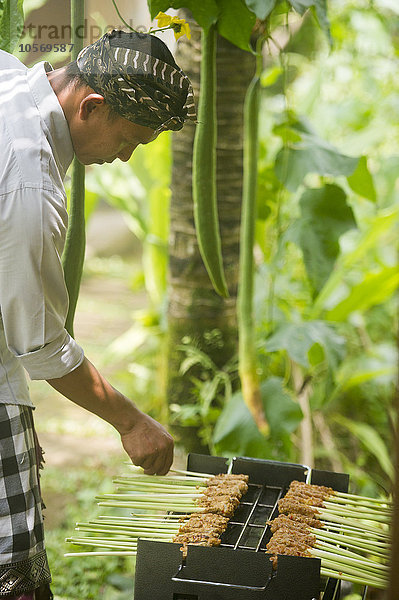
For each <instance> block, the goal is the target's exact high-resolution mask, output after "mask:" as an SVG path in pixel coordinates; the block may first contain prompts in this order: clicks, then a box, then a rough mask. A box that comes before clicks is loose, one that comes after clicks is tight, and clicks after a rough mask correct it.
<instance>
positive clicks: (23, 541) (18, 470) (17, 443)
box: [0, 404, 51, 598]
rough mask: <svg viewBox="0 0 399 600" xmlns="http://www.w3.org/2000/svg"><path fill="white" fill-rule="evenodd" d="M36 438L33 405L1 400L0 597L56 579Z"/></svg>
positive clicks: (19, 593)
mask: <svg viewBox="0 0 399 600" xmlns="http://www.w3.org/2000/svg"><path fill="white" fill-rule="evenodd" d="M35 440H36V438H35V433H34V426H33V416H32V409H31V408H30V407H28V406H20V405H14V404H0V470H1V473H0V597H7V596H8V597H11V598H12V597H17V598H18V597H19V596H22V597H23V595H24V594H26V595H27V596H28V597H29V593H30V594H33V591H34V590H36V589H38V588H40V587H42V586H45V587H47V585H46V584H48V583H49V582H50V581H51V575H50V570H49V566H48V562H47V555H46V550H45V547H44V532H43V518H42V506H41V495H40V488H39V478H38V465H37V443H36V441H35ZM38 592H39V589H38Z"/></svg>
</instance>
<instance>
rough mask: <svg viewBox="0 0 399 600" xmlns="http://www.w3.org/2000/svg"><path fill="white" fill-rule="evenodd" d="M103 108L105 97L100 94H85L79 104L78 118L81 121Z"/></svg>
mask: <svg viewBox="0 0 399 600" xmlns="http://www.w3.org/2000/svg"><path fill="white" fill-rule="evenodd" d="M104 108H105V99H104V96H101V94H96V93H95V92H93V93H92V94H88V95H87V96H85V97H84V98H83V99H82V101H81V103H80V105H79V118H80V119H82V121H87V119H88V118H89V117H90V116H91V115H92V114H93V113H94V112H95V111H96V110H103V109H104Z"/></svg>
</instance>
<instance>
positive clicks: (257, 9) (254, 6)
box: [245, 0, 277, 21]
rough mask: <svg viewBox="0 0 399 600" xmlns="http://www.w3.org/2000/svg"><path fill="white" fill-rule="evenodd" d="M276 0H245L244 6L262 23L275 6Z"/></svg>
mask: <svg viewBox="0 0 399 600" xmlns="http://www.w3.org/2000/svg"><path fill="white" fill-rule="evenodd" d="M276 2H277V0H245V4H246V5H247V6H248V8H249V9H250V10H252V11H253V12H254V13H255V15H256V16H257V17H258V19H260V20H261V21H264V20H265V19H266V18H267V17H268V16H269V15H270V13H271V12H272V10H273V8H274V7H275V6H276Z"/></svg>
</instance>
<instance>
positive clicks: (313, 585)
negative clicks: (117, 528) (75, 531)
mask: <svg viewBox="0 0 399 600" xmlns="http://www.w3.org/2000/svg"><path fill="white" fill-rule="evenodd" d="M187 468H188V470H189V471H197V472H201V473H210V474H215V475H216V474H217V473H226V472H231V473H243V474H247V475H249V488H248V492H247V493H246V494H245V496H244V497H243V498H242V500H241V502H240V506H239V507H238V508H237V510H236V511H235V513H234V516H233V517H232V519H231V520H230V521H229V524H228V527H227V529H226V531H225V532H224V533H223V535H222V537H221V545H220V546H219V547H216V548H215V547H210V548H208V547H202V546H188V552H187V557H186V558H185V559H184V558H183V557H182V553H181V551H180V546H179V545H178V544H173V543H165V542H154V541H149V540H139V542H138V552H137V562H136V580H135V595H134V599H135V600H318V599H319V598H320V593H321V592H323V600H339V598H340V582H338V581H336V580H333V579H329V580H327V581H326V580H323V579H322V578H321V577H320V561H319V560H318V559H315V558H302V557H293V556H280V557H279V560H278V566H277V570H276V571H273V568H272V563H271V561H270V556H269V555H267V554H266V553H265V550H266V544H267V543H268V541H269V539H270V537H271V531H270V527H269V526H268V524H267V521H268V520H271V519H273V518H274V517H275V516H277V514H278V509H277V502H278V500H279V499H280V498H281V497H282V496H283V495H284V494H285V493H286V491H287V488H288V486H289V484H290V483H291V481H293V480H298V481H308V482H309V483H315V484H317V485H327V486H329V487H332V488H333V489H335V490H337V491H347V489H348V484H349V476H348V475H346V474H344V473H332V472H328V471H320V470H310V469H309V468H308V467H306V466H304V465H296V464H290V463H279V462H275V461H268V460H260V459H251V458H234V459H233V460H232V461H231V464H229V465H228V464H227V462H226V460H225V459H224V458H221V457H211V456H203V455H199V454H190V455H189V457H188V465H187ZM363 597H364V598H365V597H366V591H364V595H363Z"/></svg>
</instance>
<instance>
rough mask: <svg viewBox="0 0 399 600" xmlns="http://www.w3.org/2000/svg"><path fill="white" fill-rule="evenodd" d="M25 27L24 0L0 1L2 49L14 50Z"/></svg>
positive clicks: (0, 47) (0, 38)
mask: <svg viewBox="0 0 399 600" xmlns="http://www.w3.org/2000/svg"><path fill="white" fill-rule="evenodd" d="M23 28H24V9H23V0H3V2H2V3H0V49H1V50H5V51H6V52H12V51H13V50H14V48H15V46H16V45H17V44H18V42H19V39H20V37H21V34H22V30H23Z"/></svg>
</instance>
